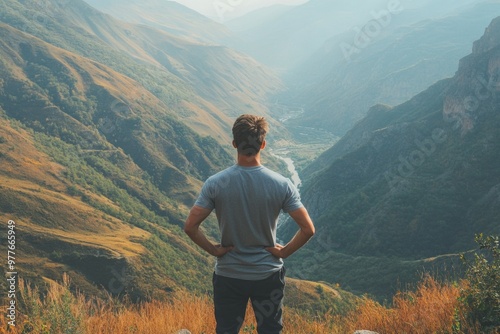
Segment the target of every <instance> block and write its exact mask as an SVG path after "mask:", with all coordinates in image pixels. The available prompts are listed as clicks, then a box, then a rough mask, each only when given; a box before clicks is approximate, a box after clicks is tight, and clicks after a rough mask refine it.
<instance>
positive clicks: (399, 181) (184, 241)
mask: <svg viewBox="0 0 500 334" xmlns="http://www.w3.org/2000/svg"><path fill="white" fill-rule="evenodd" d="M401 2H404V3H402V5H403V7H404V10H403V11H401V13H399V14H398V15H397V16H394V17H393V18H392V20H391V23H390V25H388V26H387V27H386V28H387V29H385V30H384V31H383V32H380V33H379V34H377V38H374V39H373V40H371V42H370V43H369V44H367V45H366V47H365V48H363V49H362V50H360V52H359V54H357V55H356V57H354V58H353V59H352V60H351V61H350V62H346V61H345V59H344V58H343V57H342V55H341V54H340V52H341V48H340V46H341V45H343V44H342V42H344V41H345V40H352V38H351V37H352V36H351V35H350V34H349V33H350V32H353V31H354V30H353V29H354V28H353V27H351V26H349V22H351V21H350V20H349V18H352V20H353V21H352V22H357V23H356V24H358V26H363V27H368V25H366V18H367V17H368V19H371V17H372V16H370V15H368V14H369V13H370V12H371V11H372V8H371V7H370V6H372V5H370V4H369V2H368V1H362V2H360V3H363V5H360V6H362V7H361V8H362V10H360V9H359V8H358V7H356V6H354V5H352V3H349V2H346V1H339V2H332V1H330V0H310V1H308V2H305V3H304V4H300V5H296V6H290V7H279V6H278V7H272V8H262V9H261V10H259V11H258V12H254V13H250V14H248V16H247V17H241V18H240V20H238V18H234V19H232V20H231V22H228V23H227V25H224V24H220V23H216V22H214V21H212V20H210V19H208V18H207V17H204V16H203V15H201V14H199V13H197V12H195V11H193V10H191V9H189V8H187V7H184V6H182V5H180V4H178V3H176V2H170V1H168V2H162V1H159V0H144V1H139V0H128V1H126V2H123V1H118V0H103V1H94V0H89V1H82V0H68V1H64V2H59V1H58V0H43V1H42V0H23V1H15V0H4V1H2V2H0V36H1V38H0V166H1V167H0V220H1V221H5V222H7V221H9V220H14V221H16V224H17V225H16V227H17V228H18V232H19V234H20V235H22V238H20V241H19V244H18V246H19V247H20V248H21V249H23V256H24V258H23V259H22V261H20V263H19V271H20V272H21V273H22V275H21V276H23V278H25V279H27V280H30V282H32V283H33V284H36V285H39V286H41V287H42V289H43V287H44V286H45V287H47V285H46V284H47V282H58V281H61V280H62V279H63V277H64V275H66V274H67V275H69V276H70V277H71V280H72V282H73V285H72V288H71V289H72V291H73V292H74V291H76V290H78V291H81V292H82V293H84V294H87V295H91V296H98V297H103V298H104V297H106V296H108V294H109V295H111V296H112V297H113V298H117V299H122V298H128V299H129V300H131V301H132V302H144V301H145V302H154V300H156V299H158V300H163V301H168V300H169V298H172V296H178V295H180V296H182V295H183V294H185V293H187V294H189V295H190V296H200V295H202V296H207V295H210V293H211V282H210V280H209V279H207V277H210V275H211V274H212V271H213V265H214V259H213V258H211V257H209V256H208V255H206V253H204V252H202V251H201V250H200V249H199V248H197V247H196V245H194V244H193V243H192V242H191V240H189V238H188V237H187V236H186V235H185V233H184V232H183V224H184V220H185V218H186V216H187V214H188V212H189V210H190V208H191V206H192V205H193V203H194V201H195V199H196V197H197V195H198V193H199V191H200V189H201V186H202V184H203V182H204V181H205V180H206V179H207V178H208V177H209V176H210V175H213V174H214V173H216V172H218V171H220V170H222V169H224V168H226V167H229V166H231V165H232V164H234V158H235V152H234V150H233V148H232V147H231V145H230V143H231V136H230V132H231V126H232V123H233V121H234V119H235V118H236V117H237V116H239V115H240V114H243V113H256V114H259V115H263V116H265V117H266V118H267V119H268V120H269V122H270V126H271V131H270V134H269V136H268V137H267V140H268V143H269V146H268V147H267V149H266V150H265V151H267V152H264V155H263V162H264V164H265V165H266V166H268V167H269V168H271V169H273V170H277V171H279V172H281V173H282V174H284V175H286V176H287V177H290V178H291V180H292V181H293V183H294V184H295V185H296V186H298V187H299V188H300V192H301V198H302V201H303V203H304V204H305V206H306V208H307V209H308V211H309V213H310V214H311V217H312V218H313V220H314V223H315V225H316V231H317V235H316V236H315V237H314V238H313V239H312V240H311V241H310V242H309V243H308V244H307V245H306V246H305V247H304V248H303V249H301V250H300V251H299V252H297V253H296V254H294V255H293V256H291V257H290V258H288V259H286V265H287V268H288V269H289V272H288V275H289V276H290V283H291V284H290V295H289V296H290V298H289V300H290V304H289V305H287V307H290V308H293V309H294V310H296V311H297V312H299V313H300V312H305V313H307V314H309V315H311V314H316V315H317V314H322V315H325V314H330V313H328V312H330V311H329V310H330V309H332V310H334V311H335V312H337V311H338V313H339V314H344V313H345V312H346V311H347V308H349V307H351V306H352V303H355V302H357V301H358V297H357V296H362V295H365V294H368V295H370V297H371V298H373V299H374V300H377V301H380V302H381V303H384V302H390V301H391V300H392V297H393V296H394V294H395V293H397V292H398V291H399V289H400V288H401V286H402V285H404V286H408V285H415V284H417V282H419V280H420V279H421V277H422V273H424V272H425V273H427V272H429V273H432V274H435V275H436V278H437V279H441V278H443V279H450V280H455V279H457V280H458V278H460V277H462V276H463V267H462V265H461V262H460V254H462V253H469V252H471V251H473V250H474V249H475V247H476V246H475V243H474V235H475V234H478V233H485V234H491V235H496V234H499V233H500V224H499V222H500V174H499V172H498V171H499V170H500V134H499V132H498V128H499V127H500V114H499V113H498V110H499V109H500V101H499V96H500V95H499V94H498V93H499V89H500V86H499V85H498V80H499V79H498V78H499V73H500V70H499V68H500V67H499V64H500V19H499V18H496V16H498V13H499V12H500V2H498V1H487V0H484V1H481V0H470V1H469V0H468V1H466V2H463V3H461V4H457V3H456V2H454V1H445V2H443V3H440V4H433V3H432V2H431V1H423V2H420V3H418V4H417V3H414V4H410V3H409V2H406V1H401ZM382 5H383V6H385V7H387V4H385V3H384V4H382ZM381 8H382V7H381ZM431 9H432V10H431ZM433 10H434V11H433ZM367 13H368V14H367ZM340 14H343V15H344V16H345V18H346V19H343V20H340V21H338V22H335V24H332V23H331V20H332V18H335V17H338V16H339V15H340ZM34 18H35V19H34ZM257 19H258V20H257ZM258 22H260V24H258ZM368 22H369V21H368ZM231 27H233V28H231ZM300 27H303V28H304V29H302V30H301V28H300ZM325 27H327V29H326V28H325ZM292 28H293V29H292ZM310 36H313V37H314V38H312V37H310ZM204 229H205V231H206V234H207V235H209V236H210V237H211V238H213V239H215V240H217V239H218V238H219V234H218V233H219V232H218V228H217V222H216V218H215V215H214V214H213V215H212V216H210V217H209V219H208V222H207V224H206V225H205V226H204ZM0 231H1V232H2V233H4V232H5V233H7V232H6V227H5V226H4V225H1V226H0ZM295 232H296V225H295V224H293V222H291V221H290V220H289V219H288V218H287V216H286V215H282V216H281V217H280V221H279V230H278V240H279V241H280V242H281V243H283V242H286V241H287V240H289V239H290V238H291V237H292V236H293V235H294V234H295ZM5 233H4V234H5ZM5 272H6V270H5V268H1V270H0V273H2V274H5ZM5 284H6V283H5V282H2V283H0V286H1V287H2V288H4V287H5ZM301 286H302V287H304V289H306V290H307V294H304V293H302V292H301V291H300V289H299V288H298V287H301ZM339 296H342V298H344V299H339V298H338V297H339ZM304 305H305V306H304ZM334 311H332V312H334ZM294 334H295V333H294Z"/></svg>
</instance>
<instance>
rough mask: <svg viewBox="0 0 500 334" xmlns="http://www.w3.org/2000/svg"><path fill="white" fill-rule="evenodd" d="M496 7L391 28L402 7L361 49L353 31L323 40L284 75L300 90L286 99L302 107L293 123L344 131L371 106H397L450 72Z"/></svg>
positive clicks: (478, 7)
mask: <svg viewBox="0 0 500 334" xmlns="http://www.w3.org/2000/svg"><path fill="white" fill-rule="evenodd" d="M499 10H500V3H499V2H497V1H494V2H490V1H488V2H483V3H481V4H478V5H475V6H473V7H470V8H466V9H465V10H462V11H459V12H458V13H456V14H453V15H449V16H445V17H441V18H434V19H430V20H425V21H421V22H419V23H416V24H413V25H410V26H403V27H399V28H397V29H394V30H393V25H394V26H398V25H399V20H403V16H404V15H409V14H408V13H407V12H405V11H403V12H402V13H401V14H398V16H393V17H392V21H391V25H389V26H388V27H387V29H388V30H387V31H386V30H384V31H382V32H381V33H380V35H377V36H376V37H375V38H374V39H373V40H372V41H371V43H370V44H367V45H366V47H364V48H361V49H357V48H356V47H355V46H354V44H353V42H354V40H355V38H354V34H346V35H344V36H338V37H337V38H334V39H332V40H330V41H328V43H327V47H325V48H324V49H323V50H322V51H321V52H318V53H317V54H316V56H314V57H313V58H311V59H310V60H309V61H308V62H307V63H304V64H303V65H302V66H301V67H299V68H298V69H297V72H296V73H295V76H294V77H293V78H291V79H290V80H289V81H290V82H293V83H296V84H295V85H296V87H299V88H298V90H299V91H300V92H299V93H297V92H295V91H292V92H291V96H293V97H292V98H291V100H292V101H293V102H295V103H301V104H302V105H303V106H304V109H305V113H304V114H303V115H302V116H301V117H299V118H298V119H297V120H296V122H297V123H300V124H304V123H305V124H307V125H309V126H313V127H321V128H324V129H326V130H328V131H331V132H333V133H334V134H336V135H343V134H345V132H347V131H348V130H349V129H350V128H351V127H352V126H353V125H354V124H356V122H357V121H359V120H360V119H362V118H363V117H364V115H366V112H367V111H368V109H369V108H370V107H371V106H373V105H375V104H377V103H383V104H389V105H397V104H399V103H402V102H404V101H405V100H407V99H409V98H411V97H412V96H413V95H415V94H417V93H418V92H420V91H422V90H423V89H425V88H426V87H428V86H429V85H431V84H433V83H434V82H436V81H438V80H441V79H444V78H447V77H451V76H453V74H454V73H455V70H456V67H457V65H458V61H459V59H460V58H461V57H463V56H464V55H466V54H467V53H468V52H470V45H471V43H472V42H473V41H474V40H475V39H477V38H478V37H479V36H481V34H482V33H483V31H484V27H485V26H486V25H488V24H489V22H490V21H491V20H492V19H493V18H494V17H495V15H496V13H498V12H499ZM399 15H401V17H399ZM404 22H406V21H404ZM394 28H395V27H394ZM389 29H390V30H389Z"/></svg>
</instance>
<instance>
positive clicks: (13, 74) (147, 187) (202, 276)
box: [0, 0, 355, 311]
mask: <svg viewBox="0 0 500 334" xmlns="http://www.w3.org/2000/svg"><path fill="white" fill-rule="evenodd" d="M0 9H1V10H0V36H2V38H1V40H0V165H1V166H2V167H1V168H0V219H2V221H9V220H13V221H15V222H16V230H15V232H16V252H18V254H19V255H18V256H17V260H16V265H15V267H16V270H17V271H18V272H19V277H20V278H23V279H25V280H28V281H29V282H30V284H31V283H32V284H37V285H39V286H40V287H41V288H42V289H43V287H44V284H45V283H46V282H47V281H60V280H61V277H62V275H63V273H67V274H68V275H69V276H70V277H71V282H72V287H73V289H76V290H79V291H80V292H83V293H85V294H92V295H98V296H102V297H105V298H107V297H108V296H109V294H111V295H112V296H117V297H126V298H128V299H129V300H131V301H142V300H149V299H168V298H169V297H170V295H171V292H173V291H179V290H187V291H189V292H190V293H194V294H199V293H208V292H209V291H211V286H210V280H209V279H207V277H210V275H211V274H212V272H213V265H214V260H213V258H211V257H210V256H208V255H206V254H205V253H204V252H202V251H200V249H199V248H197V247H196V246H195V245H194V244H193V243H192V242H191V241H190V240H189V239H188V238H187V236H186V235H185V233H184V232H183V231H182V225H183V221H184V219H185V217H186V216H187V213H188V210H189V208H190V206H191V205H192V203H193V202H194V199H195V196H196V195H197V194H198V192H199V190H200V187H201V185H202V182H203V181H204V180H205V179H206V178H207V177H208V176H209V175H211V174H213V173H214V172H216V171H219V170H220V169H222V168H225V167H227V166H229V165H231V164H233V163H234V160H233V159H234V157H233V154H234V151H233V150H229V149H228V145H227V143H228V140H227V138H228V137H229V136H228V133H227V132H228V131H227V130H228V128H229V127H230V124H231V119H232V115H234V114H236V113H239V112H241V110H245V108H248V110H250V109H251V108H253V107H254V106H260V105H261V104H262V105H263V103H264V101H265V95H266V94H267V92H265V90H267V89H271V90H272V89H277V88H276V87H277V86H279V85H280V82H279V80H278V79H277V78H276V76H274V75H272V74H267V73H265V70H264V69H263V68H262V67H260V65H259V64H257V63H256V62H255V61H253V60H251V59H250V58H248V57H246V56H244V55H242V54H239V53H236V52H234V51H231V50H229V49H227V48H224V47H220V46H214V45H204V44H200V43H196V42H192V41H186V40H183V39H182V38H179V37H176V36H172V35H169V34H168V33H166V32H163V31H159V30H154V29H153V28H150V27H146V26H137V25H134V24H130V23H125V22H122V21H118V20H116V19H114V18H112V17H111V16H109V15H106V14H103V13H100V12H98V11H97V10H95V9H93V8H92V7H90V6H88V5H86V4H85V3H83V2H81V1H77V0H73V1H66V2H58V1H54V2H52V1H44V2H38V1H24V2H17V1H2V2H1V3H0ZM176 57H179V58H176ZM210 62H212V65H213V66H212V65H210V64H209V63H210ZM223 62H225V63H224V64H222V63H223ZM168 64H170V66H169V65H168ZM202 71H204V72H202ZM227 71H229V73H230V74H228V72H227ZM196 73H198V75H196ZM259 75H263V77H261V79H263V80H264V81H265V82H259V80H260V79H257V77H259ZM247 81H248V82H247ZM197 82H198V83H199V84H200V85H199V86H197ZM202 83H203V84H202ZM232 85H235V87H234V88H233V86H232ZM252 85H259V89H260V90H259V89H254V86H252ZM236 86H237V87H236ZM226 89H227V90H228V91H226ZM250 91H252V92H250ZM247 94H248V96H247ZM201 95H205V96H206V99H205V98H204V97H203V96H201ZM209 95H210V96H209ZM226 97H227V98H226ZM211 101H213V103H212V102H211ZM219 101H220V102H219ZM216 104H217V105H220V106H221V108H219V107H218V106H216ZM241 104H243V105H241ZM246 104H248V105H246ZM233 107H234V109H232V108H233ZM224 108H227V109H226V110H224ZM260 112H261V113H263V114H265V113H266V110H264V108H262V109H260ZM277 137H279V135H277ZM222 143H223V144H222ZM267 161H268V162H269V163H270V164H272V163H273V160H272V159H268V160H267ZM204 228H205V230H206V232H207V234H208V235H210V236H212V237H214V238H216V237H217V227H216V222H215V219H214V218H213V217H212V218H210V219H209V221H208V223H207V224H206V225H205V226H204ZM0 231H2V232H4V233H5V235H6V234H7V230H6V225H1V226H0ZM21 255H22V256H21ZM6 270H7V269H6V267H3V268H2V269H1V271H2V274H4V275H5V271H6ZM0 286H2V288H6V283H5V282H3V283H0ZM317 287H320V288H321V293H320V292H319V290H318V289H316V288H317ZM288 291H289V296H290V297H291V298H290V304H289V305H290V306H291V307H294V308H301V309H302V310H304V306H303V305H304V303H307V304H308V305H310V306H309V307H308V309H311V310H314V309H324V310H325V311H326V309H325V308H326V307H327V306H328V307H331V305H336V306H338V308H341V309H345V308H346V306H348V304H349V303H350V302H351V301H352V300H354V299H355V297H354V296H352V295H351V294H350V293H345V292H343V291H341V290H339V289H333V288H332V287H331V286H330V285H328V284H323V283H314V282H302V281H297V280H289V288H288Z"/></svg>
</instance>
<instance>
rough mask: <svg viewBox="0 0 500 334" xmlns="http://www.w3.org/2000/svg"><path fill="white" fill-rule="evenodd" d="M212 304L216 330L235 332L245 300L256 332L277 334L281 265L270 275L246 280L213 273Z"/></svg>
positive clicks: (227, 333) (282, 277) (282, 281)
mask: <svg viewBox="0 0 500 334" xmlns="http://www.w3.org/2000/svg"><path fill="white" fill-rule="evenodd" d="M213 285H214V304H215V320H216V321H217V330H216V332H217V334H237V333H238V332H239V330H240V328H241V326H242V325H243V320H244V319H245V312H246V308H247V304H248V300H249V299H250V301H251V302H252V307H253V310H254V313H255V318H256V320H257V332H258V333H259V334H281V331H282V329H283V319H282V314H283V310H282V307H283V296H284V289H285V268H284V267H283V268H282V269H281V270H279V271H277V272H276V273H274V274H272V275H271V276H270V277H268V278H266V279H263V280H258V281H249V280H242V279H236V278H229V277H224V276H219V275H216V274H215V273H214V276H213Z"/></svg>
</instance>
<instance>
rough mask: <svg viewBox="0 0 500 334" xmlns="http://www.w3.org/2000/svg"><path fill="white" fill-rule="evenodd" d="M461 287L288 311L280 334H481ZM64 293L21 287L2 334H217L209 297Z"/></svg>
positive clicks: (246, 328)
mask: <svg viewBox="0 0 500 334" xmlns="http://www.w3.org/2000/svg"><path fill="white" fill-rule="evenodd" d="M464 284H465V283H461V284H441V283H438V282H437V281H436V280H434V279H433V278H431V277H425V278H424V279H423V280H422V282H421V283H420V285H419V286H418V288H417V289H416V291H414V292H404V293H399V294H397V295H396V296H395V297H394V300H393V306H392V307H391V308H386V307H384V306H382V305H380V304H378V303H377V302H375V301H373V300H371V299H369V298H364V299H363V300H362V302H361V303H360V304H359V305H358V306H357V307H356V309H355V310H353V311H351V312H350V313H348V314H347V315H344V316H340V315H335V314H332V313H330V312H327V313H326V314H324V315H323V316H321V317H317V318H314V319H311V318H310V317H306V316H304V315H301V314H300V313H299V312H298V311H296V310H295V309H290V308H287V309H286V310H285V318H284V322H285V330H284V333H289V334H306V333H307V334H309V333H321V334H327V333H328V334H337V333H338V334H346V333H354V331H355V330H358V329H369V330H372V331H377V332H379V333H383V334H391V333H394V334H396V333H397V334H401V333H481V331H480V329H479V328H478V326H471V325H470V324H468V323H467V321H466V319H465V316H464V314H466V313H467V312H466V311H467V310H465V309H464V306H463V303H461V302H460V291H461V289H463V288H464ZM68 288H69V280H68V279H65V280H64V282H63V284H56V283H51V284H50V288H49V290H48V293H47V295H46V296H44V297H40V294H39V291H38V290H37V289H36V288H34V289H32V288H30V287H29V286H27V285H26V284H25V283H24V282H23V281H21V282H20V284H19V295H20V298H19V299H18V301H19V303H20V307H21V310H20V311H19V312H18V318H17V319H16V326H15V327H12V326H8V324H7V322H6V321H7V320H6V317H5V316H2V317H1V318H0V332H7V333H23V334H24V333H36V334H38V333H40V334H49V333H50V334H59V333H64V334H70V333H71V334H73V333H82V334H84V333H92V334H98V333H102V334H116V333H123V334H125V333H139V334H143V333H144V334H156V333H158V334H160V333H162V334H165V333H172V334H174V333H177V331H179V330H180V329H183V328H186V329H189V330H190V331H191V332H192V333H193V334H201V333H205V334H209V333H210V334H211V333H214V332H215V320H214V317H213V305H212V300H211V299H210V297H209V296H194V295H191V294H188V293H179V294H176V295H175V297H174V298H173V299H172V300H171V302H163V303H160V302H150V303H144V304H141V305H125V304H123V303H118V302H116V301H114V300H112V299H110V300H108V301H102V300H89V299H88V298H85V297H84V296H83V295H78V294H77V295H74V294H71V293H70V292H69V289H68ZM3 311H4V312H5V309H4V310H3ZM21 313H22V314H21ZM4 314H5V313H4ZM253 319H254V317H253V312H252V311H251V308H250V307H249V308H248V310H247V317H246V321H245V323H244V325H243V327H242V331H241V332H242V333H256V329H255V326H256V324H255V321H254V320H253Z"/></svg>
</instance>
